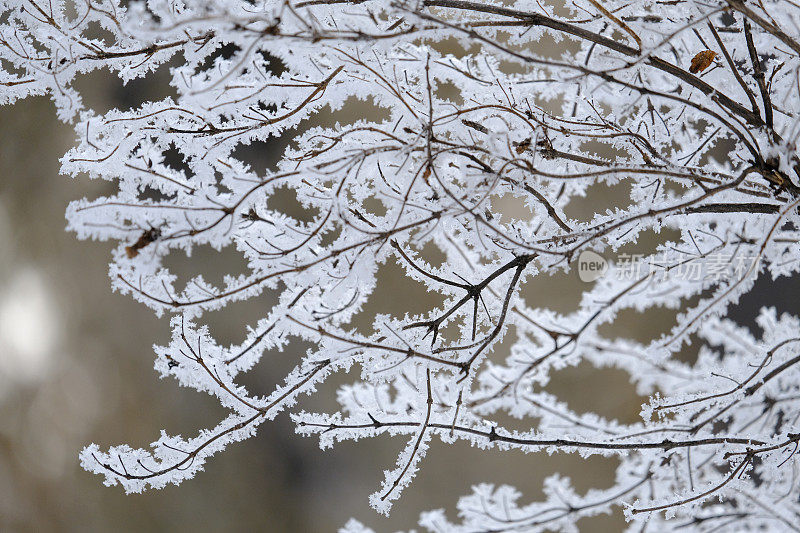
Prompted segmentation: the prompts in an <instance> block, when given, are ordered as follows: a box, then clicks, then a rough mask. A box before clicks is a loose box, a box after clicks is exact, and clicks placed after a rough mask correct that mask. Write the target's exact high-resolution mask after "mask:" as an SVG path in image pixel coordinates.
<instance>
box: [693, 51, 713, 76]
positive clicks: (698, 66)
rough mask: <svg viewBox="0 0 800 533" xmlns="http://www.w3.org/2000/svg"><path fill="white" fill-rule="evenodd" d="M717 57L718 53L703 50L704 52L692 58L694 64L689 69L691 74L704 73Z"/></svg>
mask: <svg viewBox="0 0 800 533" xmlns="http://www.w3.org/2000/svg"><path fill="white" fill-rule="evenodd" d="M715 57H717V53H716V52H714V51H712V50H703V51H702V52H699V53H698V54H697V55H696V56H694V57H693V58H692V64H691V66H690V67H689V72H691V73H692V74H697V73H698V72H703V71H704V70H705V69H707V68H708V67H709V66H710V65H711V63H712V62H713V61H714V58H715Z"/></svg>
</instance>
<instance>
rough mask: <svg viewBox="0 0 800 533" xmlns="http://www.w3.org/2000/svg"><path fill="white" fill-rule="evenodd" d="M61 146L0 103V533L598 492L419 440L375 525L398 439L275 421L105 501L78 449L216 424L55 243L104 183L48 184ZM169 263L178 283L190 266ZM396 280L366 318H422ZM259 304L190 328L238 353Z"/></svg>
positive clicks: (273, 360)
mask: <svg viewBox="0 0 800 533" xmlns="http://www.w3.org/2000/svg"><path fill="white" fill-rule="evenodd" d="M163 70H164V69H163V68H162V72H163ZM163 81H164V80H163V79H162V80H160V82H159V80H156V83H154V84H142V83H139V84H129V85H128V86H127V87H125V88H123V87H121V86H120V85H119V83H118V82H116V81H114V80H113V79H110V78H108V77H103V76H92V77H89V78H87V79H86V80H84V87H83V90H84V91H85V94H86V101H87V102H86V103H87V105H88V106H89V107H93V108H95V109H97V110H99V111H103V110H105V109H109V108H111V107H122V108H127V107H130V106H132V105H137V104H138V103H139V102H141V101H143V100H145V99H150V98H161V97H163V96H164V94H166V93H157V92H156V88H158V87H165V86H166V84H165V83H163ZM74 135H75V134H74V132H73V130H72V128H71V127H70V126H69V125H64V124H61V123H59V122H58V121H57V120H56V119H55V112H54V109H53V106H52V103H51V102H49V101H48V100H46V99H43V98H37V99H28V100H24V101H22V102H20V103H18V104H16V105H14V106H11V107H0V530H2V531H106V530H114V531H144V530H146V531H190V530H202V531H206V530H208V531H215V530H223V529H224V530H230V531H240V530H241V531H253V530H264V531H332V530H335V529H336V528H338V527H341V526H342V525H344V523H345V522H346V521H347V519H348V518H350V517H351V516H353V517H356V518H358V519H359V520H361V521H362V522H364V523H365V524H366V525H368V526H370V527H373V528H375V529H376V530H377V531H393V530H397V529H410V528H413V527H414V526H415V525H416V522H417V519H418V516H419V513H420V512H421V511H425V510H429V509H435V508H445V509H446V510H447V513H448V515H449V516H450V518H451V519H453V518H455V517H456V512H455V503H456V501H457V499H458V497H459V496H461V495H464V494H467V493H468V492H470V486H471V485H473V484H476V483H479V482H489V483H495V484H511V485H514V486H516V487H517V488H519V489H520V490H521V491H522V492H523V493H524V497H523V500H524V501H525V502H527V501H530V500H533V499H537V498H538V497H540V495H541V483H542V480H543V479H544V477H546V476H547V475H550V474H552V473H555V472H562V473H563V474H565V475H568V476H571V477H572V478H573V482H574V485H575V487H576V488H577V490H578V491H580V492H583V491H586V490H587V489H589V488H591V487H597V488H602V487H607V486H610V484H611V482H612V478H613V473H614V469H615V467H616V461H615V460H614V459H606V458H592V459H589V460H582V459H580V458H579V457H578V456H576V455H555V456H547V455H546V454H530V455H524V454H522V453H500V452H492V451H489V452H486V451H480V450H477V449H471V448H470V447H469V446H468V445H465V444H457V445H455V446H452V447H445V446H444V445H442V444H441V443H439V442H438V441H437V440H435V439H434V441H433V444H432V447H431V451H430V452H429V453H428V455H427V457H426V458H425V459H424V461H423V463H422V465H421V466H422V468H421V472H420V474H419V475H418V477H417V479H416V480H415V481H414V483H413V484H412V485H411V487H410V488H408V489H406V491H405V492H404V495H403V497H402V498H401V499H400V501H399V502H398V503H397V504H396V505H395V508H394V510H393V513H392V516H391V518H388V519H387V518H384V517H381V516H379V515H377V514H376V513H375V512H374V511H372V510H371V509H370V508H369V506H368V503H367V498H368V496H369V494H370V493H371V492H373V491H374V490H376V489H377V488H378V486H379V484H380V482H381V481H382V479H383V474H382V471H383V469H384V468H389V467H391V466H393V465H394V462H395V459H396V454H397V453H398V452H399V451H400V450H401V449H402V447H403V446H404V444H405V439H404V438H398V439H392V438H389V437H385V438H380V439H373V440H367V441H360V442H358V443H350V442H348V443H342V444H339V445H337V446H336V447H335V448H334V449H333V450H327V451H324V452H323V451H321V450H320V449H319V448H318V446H317V441H316V440H313V439H308V438H303V437H300V436H297V435H295V434H294V429H293V426H292V424H291V423H290V421H289V419H288V416H287V414H286V413H283V414H281V415H280V416H278V418H277V419H276V421H275V422H272V423H267V424H264V425H262V426H261V427H260V429H259V431H258V435H257V437H255V438H252V439H249V440H247V441H245V442H243V443H239V444H233V445H231V446H230V447H229V448H228V449H227V450H226V451H225V452H224V453H222V454H219V455H217V456H215V457H213V458H212V459H211V460H210V461H209V462H208V464H207V465H206V471H205V472H202V473H200V474H199V475H198V476H197V477H196V478H195V479H194V480H191V481H188V482H185V483H184V484H183V485H182V486H180V487H174V486H169V487H167V488H165V489H163V490H160V491H152V492H148V493H146V494H144V495H130V496H126V495H124V493H123V492H122V490H121V489H120V488H119V487H112V488H108V487H104V486H103V485H102V483H101V478H99V477H96V476H93V475H91V474H89V473H87V472H84V471H83V470H82V469H81V468H80V467H79V464H78V458H77V457H78V452H79V451H80V449H81V448H82V447H83V446H85V445H86V444H89V443H91V442H97V443H98V444H100V446H101V448H106V447H108V446H109V445H114V444H120V443H129V444H131V445H133V446H134V447H146V446H147V445H148V444H149V443H150V442H152V441H154V440H156V438H157V437H158V434H159V431H160V430H161V429H162V428H165V429H166V430H167V431H168V432H169V433H171V434H178V433H181V434H184V435H194V434H195V433H196V432H197V431H198V430H199V429H202V428H205V427H210V426H213V425H215V424H216V422H217V421H218V420H219V419H220V418H221V417H223V416H224V413H223V412H222V410H221V409H220V407H219V406H218V405H216V404H215V402H214V401H213V400H212V399H210V398H209V397H207V396H206V395H202V394H199V393H197V392H195V391H192V390H187V389H181V388H179V387H178V386H177V384H176V383H175V382H173V381H171V380H167V381H161V380H159V379H158V378H157V376H156V374H155V372H154V371H153V369H152V366H153V357H154V355H153V351H152V345H153V344H162V343H167V342H168V341H169V338H170V335H169V328H168V320H166V319H162V320H157V319H156V317H155V316H154V315H153V313H152V312H151V311H150V310H148V309H147V308H145V307H144V306H142V305H140V304H138V303H136V302H134V301H132V300H131V299H130V298H129V297H126V296H120V295H118V294H114V293H112V292H111V290H110V288H109V286H110V285H109V281H108V278H107V269H108V261H109V259H110V250H111V247H112V245H113V244H112V243H100V242H85V241H78V240H76V239H75V237H74V235H72V234H70V233H67V232H65V231H64V228H65V220H64V212H65V209H66V206H67V204H68V202H70V201H71V200H75V199H79V198H82V197H84V196H87V197H96V196H99V195H103V194H108V193H110V192H111V191H112V189H111V188H110V185H109V184H108V183H105V182H100V181H90V180H88V179H85V178H84V179H76V180H72V179H69V178H66V177H63V176H60V175H59V172H58V169H59V162H58V159H59V158H60V157H61V156H62V155H63V154H64V153H65V152H66V150H67V149H68V148H69V147H70V146H71V145H72V144H73V139H74ZM281 149H282V147H281V146H280V144H279V143H275V144H272V145H266V146H261V147H258V150H260V151H259V152H258V153H259V154H260V155H259V156H258V157H260V158H262V159H263V160H264V161H262V163H263V164H264V165H266V164H268V162H269V161H270V160H274V159H275V158H277V157H279V156H280V152H281ZM251 155H252V154H251ZM254 164H255V163H254ZM595 192H596V193H597V194H600V193H601V192H602V193H603V194H608V195H613V191H612V192H603V191H595ZM610 197H611V196H609V198H610ZM589 198H592V199H593V200H596V199H597V196H593V195H590V196H589ZM498 201H501V202H502V201H504V200H502V199H501V200H498ZM512 207H513V206H511V207H509V206H505V208H509V209H510V208H512ZM498 208H503V207H502V206H498ZM590 208H592V206H591V205H588V204H587V205H586V206H583V207H582V206H575V207H574V209H576V210H581V209H590ZM573 214H574V213H573ZM234 255H235V254H233V255H232V254H228V255H226V254H225V253H222V254H215V253H213V252H204V251H202V250H201V251H199V252H198V253H197V254H195V255H193V258H192V261H193V262H196V263H195V266H196V265H197V264H202V265H203V271H204V272H205V273H206V277H207V279H211V280H213V279H214V274H216V275H217V276H218V278H217V279H219V278H221V275H222V273H224V272H226V271H227V270H228V269H229V268H232V267H233V266H234V265H238V264H239V263H240V262H241V259H240V258H237V257H235V256H234ZM237 260H238V261H239V263H236V261H237ZM170 266H171V268H175V269H177V270H178V271H180V269H181V268H183V269H184V270H185V272H184V273H185V274H187V275H188V274H189V273H191V272H192V270H191V269H190V266H191V264H190V263H189V262H184V264H183V265H181V263H180V261H176V262H175V264H174V265H173V264H172V263H170ZM208 270H210V271H211V272H210V273H209V272H208ZM398 274H400V272H399V270H398V269H397V267H396V266H395V265H392V264H389V265H387V266H385V267H384V268H382V269H381V276H382V278H383V282H382V283H379V288H378V290H377V291H376V293H375V294H374V295H373V297H372V299H371V300H370V302H369V304H368V305H367V309H365V310H364V312H363V313H362V315H363V316H365V317H366V316H370V315H372V314H374V313H375V312H377V311H392V310H405V309H407V310H411V311H413V310H415V308H419V307H420V306H422V307H423V308H424V305H425V302H427V301H428V298H429V296H428V295H427V291H426V290H425V288H424V287H423V286H421V285H417V284H415V283H413V282H411V281H409V280H404V279H403V276H402V275H398ZM541 278H542V279H540V280H539V281H536V282H535V283H533V284H529V285H528V286H526V287H525V294H526V295H529V296H531V297H535V298H538V299H540V301H544V302H546V303H547V305H548V306H549V307H551V308H553V309H555V310H559V311H568V310H570V309H572V308H574V306H575V305H576V304H577V302H578V299H579V297H580V292H581V291H582V290H583V289H584V288H585V285H582V284H581V283H579V282H578V281H577V277H576V276H573V277H570V276H561V277H559V278H556V279H551V278H547V277H544V276H542V277H541ZM798 294H800V292H798V282H797V280H788V281H783V282H781V284H779V285H775V284H773V283H772V282H771V281H769V280H761V281H760V282H759V284H758V286H757V287H756V290H754V291H753V292H752V293H751V295H750V296H748V298H747V299H746V300H745V301H743V302H741V303H740V305H739V307H738V308H737V309H736V310H735V312H734V316H735V317H736V318H737V319H739V320H741V321H742V322H743V323H749V322H750V321H751V320H752V318H753V316H754V315H755V313H756V310H757V309H758V307H759V306H760V305H762V304H763V303H765V302H766V303H769V304H770V305H776V306H777V307H778V308H779V310H792V311H794V312H797V308H798V306H797V303H796V300H797V295H798ZM270 298H271V297H270V295H266V296H264V297H261V298H258V299H256V300H254V301H251V302H246V303H242V304H237V305H235V306H232V307H229V308H226V309H225V310H223V311H222V312H217V313H213V314H211V315H208V316H207V317H204V320H206V319H207V320H208V321H210V322H211V324H212V331H213V333H214V334H215V335H216V336H217V338H218V339H219V340H220V342H221V343H226V342H237V343H238V342H240V341H241V338H242V337H243V335H244V333H245V329H244V328H245V326H246V325H247V324H252V323H254V322H255V320H256V319H257V318H259V317H260V316H263V315H264V314H265V313H266V309H267V308H268V306H269V305H270ZM383 302H389V305H390V307H388V308H387V307H386V305H380V303H383ZM420 310H421V309H420ZM673 318H674V313H671V312H659V311H657V310H656V311H653V312H648V313H647V314H646V315H638V316H636V315H630V316H623V317H621V318H620V321H619V322H618V324H615V325H614V327H613V329H615V330H617V332H618V333H622V334H624V335H625V336H629V337H634V338H640V339H646V338H649V337H650V336H652V335H654V334H657V333H658V332H660V331H662V330H665V329H668V328H669V327H671V325H672V320H673ZM502 349H503V348H502V347H501V348H500V349H499V350H498V353H499V354H501V353H502ZM305 350H306V347H305V346H302V345H299V344H297V345H292V346H290V347H289V349H287V350H286V351H285V352H284V353H282V354H267V355H265V356H264V359H263V360H262V363H261V364H260V365H259V366H258V367H257V368H256V369H254V370H253V371H252V373H251V375H248V376H247V377H246V378H245V380H244V381H245V384H246V385H247V386H248V387H249V388H250V390H251V391H252V392H254V393H262V394H266V393H269V392H270V391H271V390H272V388H273V387H274V384H275V383H278V382H281V381H282V379H283V376H284V375H285V373H286V372H287V371H288V370H289V369H290V368H291V367H292V366H293V364H294V363H295V362H296V361H297V360H298V358H299V356H300V355H301V354H303V353H304V352H305ZM357 371H358V370H355V371H354V373H353V375H349V376H347V375H345V376H337V377H336V378H335V379H331V380H330V381H329V382H328V383H326V384H325V385H324V386H322V387H321V388H320V390H319V392H318V393H317V394H316V395H315V396H314V397H313V398H309V397H301V402H300V406H299V407H298V408H297V409H298V410H299V408H305V409H308V410H321V409H328V410H335V409H336V404H335V389H336V385H337V384H341V383H345V382H348V381H352V380H354V379H355V378H356V374H355V372H357ZM547 388H548V390H551V391H552V392H555V393H559V394H563V395H564V396H563V397H564V398H569V401H570V406H571V407H572V408H574V409H577V410H588V409H594V410H595V411H597V412H598V413H600V414H602V415H604V416H607V417H612V418H618V419H620V420H622V421H633V420H636V419H638V411H639V408H640V405H641V403H642V402H643V401H644V398H640V397H638V396H637V395H636V394H635V391H634V390H633V388H632V387H631V386H630V385H628V383H627V378H626V376H625V374H623V373H621V372H618V371H614V370H608V369H603V370H598V369H594V368H591V367H587V366H586V365H581V366H578V367H576V368H569V369H565V370H563V371H561V372H559V373H558V374H557V375H555V376H554V379H553V381H552V383H551V384H550V385H548V387H547ZM517 424H519V423H518V422H517ZM579 525H580V526H581V528H582V529H583V530H586V531H618V530H620V529H622V528H623V527H624V520H623V518H622V516H621V514H620V513H615V514H613V515H611V516H602V517H598V518H593V519H591V520H585V521H582V522H581V523H579Z"/></svg>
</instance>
